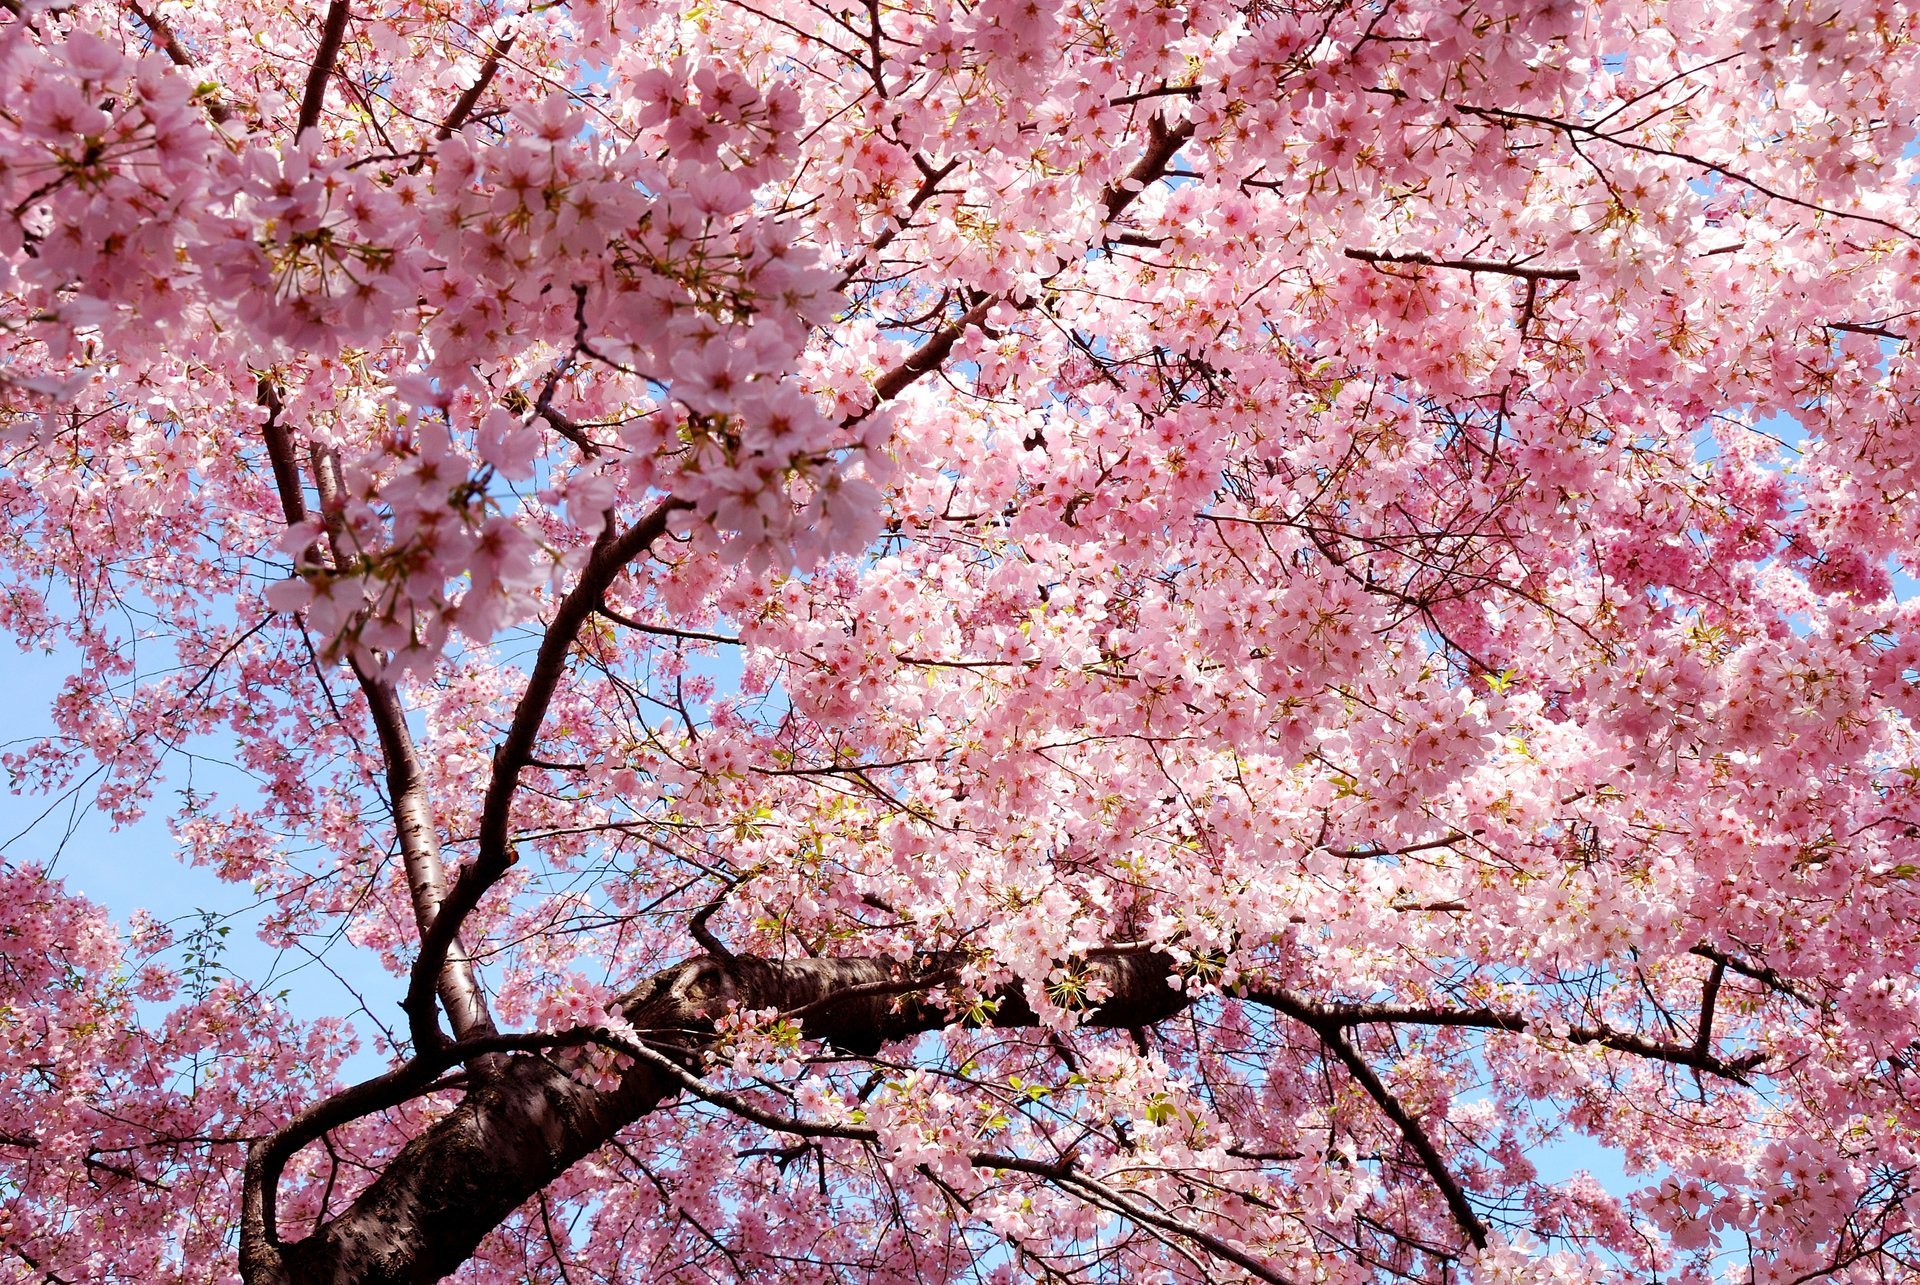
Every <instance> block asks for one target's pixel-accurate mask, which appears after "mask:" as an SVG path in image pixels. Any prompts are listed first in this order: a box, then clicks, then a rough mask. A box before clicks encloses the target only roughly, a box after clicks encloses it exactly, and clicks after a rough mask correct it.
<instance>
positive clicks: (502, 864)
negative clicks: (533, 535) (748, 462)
mask: <svg viewBox="0 0 1920 1285" xmlns="http://www.w3.org/2000/svg"><path fill="white" fill-rule="evenodd" d="M687 507H689V506H688V504H687V502H686V501H685V500H678V499H674V498H672V497H668V498H667V499H664V500H662V501H660V503H659V504H658V505H656V506H655V507H654V509H653V510H652V511H651V512H650V513H648V514H647V515H646V516H645V517H643V518H641V519H640V520H639V521H638V522H635V523H634V524H633V525H632V526H630V527H628V528H627V529H626V530H625V531H623V532H621V533H620V534H619V535H617V536H613V537H612V538H611V539H603V541H602V542H601V544H600V545H599V546H597V547H596V548H595V550H594V553H593V556H592V557H591V558H589V559H588V560H587V566H586V569H585V570H584V571H582V572H581V573H580V579H579V581H578V582H577V583H576V584H575V585H574V586H573V588H572V589H571V590H569V591H568V592H567V594H566V596H565V597H563V598H562V599H561V600H560V604H559V606H558V607H556V608H555V609H554V613H553V620H552V621H551V622H550V623H549V624H548V625H547V629H546V633H545V635H544V636H543V637H542V638H541V640H540V649H539V651H538V652H537V653H536V654H535V656H534V662H533V669H532V671H531V672H530V673H529V674H528V675H527V686H526V690H525V691H524V692H523V693H522V694H521V697H520V702H519V704H518V705H516V706H515V707H514V711H513V719H512V721H511V722H510V723H509V724H508V726H507V735H506V739H505V740H504V741H502V742H501V744H500V746H499V747H498V748H497V749H496V750H495V751H494V756H493V770H492V772H491V774H490V775H489V777H488V780H487V792H486V797H485V799H484V801H483V802H482V804H481V813H480V829H479V835H478V839H479V852H478V853H477V854H476V855H475V857H474V860H473V863H472V864H471V865H470V866H468V867H467V868H466V869H465V870H464V871H463V872H462V873H461V875H460V877H459V878H457V879H456V880H454V882H453V886H452V887H451V888H449V889H448V890H447V893H446V896H445V898H444V900H442V901H441V902H440V904H439V906H438V907H437V911H438V913H437V914H436V915H435V917H434V921H433V923H432V924H431V925H429V926H427V927H426V929H425V931H423V932H422V933H421V938H420V954H419V956H418V957H417V958H416V959H415V960H414V963H413V973H412V976H411V977H410V979H409V981H408V986H407V998H406V1008H407V1012H408V1014H409V1016H411V1017H413V1018H414V1027H415V1037H416V1039H418V1038H419V1036H420V1034H421V1032H422V1024H421V1021H420V1018H421V1016H422V1015H425V1014H430V1013H431V1012H432V1008H433V994H434V987H435V980H436V978H437V977H438V976H439V974H440V972H441V970H442V969H443V968H444V966H445V964H446V960H447V953H448V950H449V949H450V948H451V947H452V946H453V944H454V939H455V937H456V935H457V934H458V933H459V931H460V925H461V924H462V923H464V922H465V920H466V917H467V916H468V915H469V914H471V913H472V911H473V908H474V907H475V906H476V905H478V904H479V903H480V898H481V897H482V896H484V895H485V894H486V891H487V889H489V888H491V887H492V886H493V885H494V883H495V881H497V880H498V879H499V878H500V876H501V875H502V874H504V873H506V870H507V868H508V867H509V866H510V865H512V864H513V843H512V823H511V816H512V810H513V798H514V795H515V793H516V792H518V790H519V788H520V771H521V769H522V768H524V767H526V766H527V764H528V761H529V760H530V759H531V758H532V757H533V753H534V746H535V744H536V742H537V741H538V740H539V737H540V728H541V725H542V724H543V723H545V721H546V717H547V707H548V706H549V705H551V704H552V703H553V695H554V692H555V691H556V690H558V688H559V685H560V679H561V676H562V675H563V674H565V673H566V670H567V659H568V657H569V656H570V655H571V654H572V651H573V646H574V643H575V641H576V640H577V639H578V638H579V636H580V629H581V626H582V625H584V624H585V623H586V621H587V617H588V616H590V615H592V614H593V612H594V611H595V610H596V609H597V608H598V607H599V606H600V605H601V604H602V603H604V602H605V601H606V594H607V590H608V589H609V588H611V587H612V586H613V582H614V580H615V579H617V578H618V577H619V575H620V573H621V572H622V571H623V570H625V568H626V566H627V564H628V563H630V562H632V561H633V560H634V559H635V558H637V557H639V556H640V555H641V554H643V553H645V552H646V551H647V550H648V549H650V548H652V547H653V543H654V541H656V540H658V539H659V538H660V537H661V536H663V535H665V534H666V532H667V520H668V519H669V518H670V517H672V516H673V514H674V513H676V512H678V511H679V510H681V509H684V508H687Z"/></svg>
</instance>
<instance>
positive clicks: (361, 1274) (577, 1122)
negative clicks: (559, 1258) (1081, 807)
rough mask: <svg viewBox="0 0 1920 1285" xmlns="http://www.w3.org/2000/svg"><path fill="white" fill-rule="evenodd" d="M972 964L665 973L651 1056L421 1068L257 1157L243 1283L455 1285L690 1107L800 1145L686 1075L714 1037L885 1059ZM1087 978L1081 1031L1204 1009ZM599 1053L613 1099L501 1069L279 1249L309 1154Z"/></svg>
mask: <svg viewBox="0 0 1920 1285" xmlns="http://www.w3.org/2000/svg"><path fill="white" fill-rule="evenodd" d="M962 962H963V961H962V960H960V959H958V958H957V957H951V956H945V955H929V956H927V957H924V958H922V959H919V960H915V961H913V962H912V963H910V964H904V965H903V964H901V963H899V962H898V961H895V960H892V959H888V958H848V959H831V958H827V959H798V960H770V959H762V958H758V957H754V956H738V957H735V958H732V959H720V958H716V957H714V956H710V955H709V956H702V957H700V958H697V959H693V960H689V961H688V962H686V963H684V964H680V965H677V966H675V967H673V968H670V969H667V970H666V971H665V972H662V973H659V974H656V975H655V976H653V977H651V978H649V979H648V980H647V981H646V982H644V983H642V984H641V985H640V986H638V987H636V988H635V989H633V990H632V991H630V992H628V993H627V994H626V995H624V996H622V997H621V998H620V999H619V1000H618V1001H617V1002H616V1004H615V1005H614V1008H615V1010H616V1011H617V1012H618V1013H619V1015H620V1017H621V1018H623V1019H624V1020H625V1021H626V1022H627V1023H628V1024H629V1025H630V1026H631V1027H632V1028H633V1029H634V1030H635V1031H637V1032H638V1033H639V1034H640V1036H641V1037H642V1038H643V1039H644V1040H645V1041H646V1053H645V1054H644V1055H639V1054H635V1053H634V1052H633V1049H632V1046H631V1045H630V1044H622V1039H623V1037H621V1036H616V1035H614V1034H612V1033H611V1032H607V1031H600V1030H595V1029H590V1028H579V1029H576V1030H573V1031H568V1032H561V1033H558V1034H553V1035H537V1034H536V1035H522V1036H511V1035H509V1036H492V1037H487V1038H483V1039H478V1040H468V1041H462V1042H461V1043H459V1044H455V1045H451V1046H446V1047H443V1048H440V1049H437V1050H433V1051H431V1052H428V1053H425V1054H423V1055H421V1056H418V1057H416V1058H415V1059H414V1060H413V1061H412V1062H410V1063H408V1064H407V1065H406V1066H404V1067H401V1068H398V1069H396V1070H395V1071H392V1072H389V1073H388V1074H386V1075H384V1076H381V1077H379V1078H377V1079H375V1080H371V1081H368V1082H367V1083H366V1084H363V1085H359V1086H357V1087H355V1088H353V1089H349V1090H347V1091H345V1092H344V1093H341V1094H337V1095H335V1096H334V1097H332V1098H329V1099H327V1100H326V1101H324V1102H321V1103H318V1104H316V1105H315V1106H312V1107H309V1108H308V1109H307V1110H306V1111H304V1112H302V1113H301V1114H300V1115H299V1116H298V1117H296V1118H295V1120H294V1121H293V1122H292V1123H291V1124H289V1125H288V1126H287V1128H286V1129H283V1130H281V1131H280V1132H279V1133H278V1134H276V1135H274V1137H273V1138H271V1139H269V1140H268V1141H267V1142H264V1143H262V1144H260V1145H258V1146H256V1147H255V1148H254V1149H253V1151H252V1152H251V1153H250V1154H249V1157H248V1163H247V1175H246V1192H245V1202H244V1209H243V1223H242V1271H243V1274H244V1275H245V1277H246V1279H247V1281H248V1282H249V1285H318V1283H319V1282H328V1283H329V1285H332V1283H334V1282H339V1281H352V1282H354V1285H403V1283H404V1285H417V1282H422V1281H433V1280H438V1279H440V1278H441V1277H442V1276H445V1275H447V1274H448V1273H450V1272H452V1271H454V1270H455V1269H456V1268H457V1267H459V1265H460V1264H461V1263H462V1262H464V1261H465V1260H466V1259H467V1258H468V1257H469V1256H470V1255H471V1254H472V1252H473V1250H474V1248H475V1247H476V1246H477V1245H478V1244H479V1242H480V1240H481V1238H482V1237H483V1236H485V1235H486V1233H487V1232H488V1231H490V1230H492V1228H493V1227H495V1226H496V1225H498V1224H499V1222H500V1221H501V1220H502V1219H504V1218H505V1217H506V1216H507V1215H508V1214H510V1213H511V1212H512V1211H513V1210H514V1209H515V1208H517V1207H519V1206H520V1205H521V1204H522V1203H523V1202H525V1201H526V1200H528V1199H530V1198H531V1197H532V1196H533V1195H534V1194H535V1193H537V1192H538V1191H540V1189H541V1188H543V1187H545V1186H546V1185H547V1184H548V1183H549V1182H551V1181H553V1179H554V1178H556V1177H558V1176H559V1175H560V1174H561V1173H562V1172H564V1171H565V1170H566V1169H567V1167H568V1166H569V1165H571V1164H573V1163H574V1161H576V1160H578V1159H580V1158H582V1157H583V1156H586V1155H588V1154H590V1153H591V1152H593V1151H594V1150H596V1149H597V1148H599V1147H600V1146H602V1145H604V1144H605V1143H607V1142H608V1141H609V1140H611V1139H612V1138H613V1136H614V1134H615V1133H616V1132H617V1131H618V1130H619V1129H621V1128H623V1127H625V1126H626V1125H628V1124H631V1123H632V1122H633V1121H635V1120H638V1119H639V1118H641V1117H642V1116H644V1115H646V1114H647V1113H649V1112H651V1111H653V1110H654V1109H656V1108H657V1107H659V1106H660V1105H662V1104H663V1103H665V1102H667V1101H669V1100H670V1099H672V1098H674V1097H676V1096H678V1095H679V1094H680V1093H682V1092H687V1091H692V1092H695V1093H696V1095H697V1096H700V1097H702V1098H705V1099H706V1100H708V1101H710V1102H714V1103H715V1104H716V1105H721V1106H724V1107H725V1108H726V1109H728V1110H736V1111H738V1113H739V1114H742V1115H743V1116H745V1118H747V1119H751V1120H756V1121H758V1122H759V1123H761V1124H763V1125H765V1126H766V1127H768V1128H773V1129H776V1130H779V1131H787V1132H793V1131H795V1128H794V1126H796V1125H800V1124H802V1123H804V1122H798V1121H791V1120H788V1119H786V1118H785V1117H779V1116H774V1115H773V1114H772V1113H770V1112H764V1111H762V1110H761V1109H760V1108H758V1107H756V1106H753V1105H752V1104H751V1103H748V1102H746V1100H745V1099H739V1101H738V1102H736V1101H735V1100H734V1099H735V1098H737V1095H730V1094H725V1093H724V1091H722V1090H718V1089H714V1088H712V1087H711V1086H708V1085H705V1084H704V1083H701V1082H699V1081H698V1080H697V1078H696V1077H694V1076H692V1074H691V1072H688V1071H686V1070H685V1069H684V1067H683V1066H682V1065H681V1061H682V1059H694V1058H697V1057H698V1056H699V1055H700V1054H701V1053H702V1052H704V1050H706V1049H707V1048H708V1047H709V1046H710V1044H711V1042H712V1040H713V1038H714V1023H715V1020H716V1019H717V1018H718V1017H720V1016H721V1015H722V1014H723V1013H725V1012H726V1011H727V1010H728V1008H729V1007H730V1006H737V1007H738V1008H741V1009H762V1008H773V1009H778V1010H780V1011H782V1012H785V1013H800V1012H804V1013H806V1014H807V1019H806V1032H807V1034H808V1035H809V1036H810V1037H813V1038H817V1039H823V1040H827V1041H830V1042H831V1043H833V1044H835V1045H838V1046H839V1047H842V1048H848V1049H854V1050H859V1049H870V1050H877V1049H878V1048H879V1047H880V1045H881V1044H883V1043H885V1042H887V1041H890V1040H900V1039H909V1038H911V1037H913V1036H915V1035H919V1034H921V1033H924V1032H927V1031H935V1030H940V1029H942V1028H943V1027H946V1026H948V1025H951V1024H953V1023H954V1022H956V1021H958V1020H961V1019H959V1018H957V1017H956V1016H955V1014H953V1013H952V1012H951V1011H950V1010H949V1009H948V1008H947V1007H945V1006H944V1005H942V1004H940V1003H939V1002H937V1001H936V1000H935V999H934V998H933V997H932V996H931V994H930V993H929V988H930V987H931V986H933V985H935V984H937V979H942V978H946V977H948V976H950V975H951V973H952V971H953V970H954V969H956V968H957V967H959V966H960V964H961V963H962ZM1080 967H1081V968H1082V969H1083V971H1085V972H1086V973H1087V974H1088V975H1089V978H1090V980H1093V981H1097V982H1098V983H1099V984H1100V985H1101V987H1102V989H1103V991H1104V993H1105V994H1106V996H1107V998H1106V999H1105V1000H1103V1001H1102V1002H1101V1003H1099V1004H1097V1005H1095V1006H1093V1007H1091V1008H1090V1009H1088V1010H1086V1011H1085V1012H1083V1013H1082V1014H1081V1021H1082V1023H1083V1024H1085V1025H1089V1026H1096V1027H1107V1028H1121V1029H1125V1028H1131V1027H1136V1026H1146V1025H1151V1024H1153V1023H1155V1022H1159V1021H1162V1020H1164V1019H1166V1018H1167V1017H1170V1016H1172V1015H1173V1014H1174V1013H1177V1012H1179V1011H1180V1010H1181V1009H1183V1008H1184V1007H1185V1006H1186V1005H1187V1004H1188V1002H1189V997H1188V995H1187V994H1186V992H1184V991H1176V990H1174V989H1173V988H1172V987H1170V986H1169V985H1168V984H1167V983H1168V979H1169V978H1170V977H1171V976H1172V968H1173V962H1172V961H1171V960H1170V959H1169V958H1168V957H1167V956H1165V955H1161V954H1157V953H1154V952H1151V951H1145V950H1134V951H1132V952H1129V953H1125V954H1097V955H1092V956H1089V957H1088V958H1087V959H1086V960H1084V961H1083V962H1082V964H1081V965H1080ZM903 982H906V983H917V985H916V986H915V988H914V989H912V990H908V991H905V992H902V993H897V994H889V993H883V992H887V991H891V990H892V988H893V986H894V985H895V984H897V983H903ZM988 999H989V1001H990V1002H989V1003H988V1004H986V1005H983V1006H981V1011H983V1012H984V1011H985V1010H988V1009H990V1010H991V1014H990V1016H988V1017H987V1019H986V1020H988V1021H990V1022H991V1023H992V1024H993V1025H995V1026H1006V1027H1015V1026H1032V1025H1035V1024H1036V1023H1037V1022H1038V1018H1037V1016H1036V1014H1035V1013H1034V1012H1033V1009H1032V1007H1031V1005H1029V1004H1028V1002H1027V1000H1026V997H1025V994H1024V993H1023V992H1022V991H1021V990H1020V988H1019V987H1018V986H1010V987H1007V988H1004V989H1002V990H1001V991H999V992H997V993H996V994H994V995H993V996H990V997H988ZM823 1001H827V1002H823ZM589 1042H591V1043H600V1044H610V1045H621V1046H622V1047H623V1049H624V1051H627V1052H628V1053H629V1054H630V1056H632V1057H633V1062H632V1065H631V1066H629V1067H627V1068H626V1069H625V1070H624V1071H623V1073H622V1074H621V1077H620V1078H619V1080H618V1081H617V1082H616V1083H615V1084H614V1085H612V1086H611V1087H598V1086H597V1085H596V1084H594V1083H593V1082H591V1077H585V1076H580V1077H576V1076H575V1075H574V1074H572V1073H571V1072H570V1069H569V1067H568V1066H567V1065H566V1064H565V1063H564V1060H563V1059H562V1058H560V1057H558V1056H544V1057H543V1056H530V1055H524V1054H523V1055H521V1056H512V1057H506V1058H504V1059H503V1061H502V1063H501V1065H500V1066H498V1067H497V1069H495V1070H493V1071H491V1072H490V1073H489V1074H487V1075H486V1076H484V1077H478V1078H477V1079H476V1080H474V1081H473V1082H472V1087H471V1088H470V1089H469V1091H468V1093H467V1095H466V1097H465V1098H464V1099H463V1100H462V1101H461V1102H460V1104H459V1105H458V1106H456V1107H455V1108H454V1109H453V1110H452V1111H450V1112H449V1113H447V1114H446V1115H445V1116H443V1117H441V1118H440V1119H439V1120H437V1121H436V1122H435V1123H433V1124H432V1125H430V1126H429V1127H428V1128H427V1129H426V1130H425V1131H424V1132H422V1133H421V1134H420V1135H419V1136H418V1137H416V1138H415V1139H414V1140H413V1141H411V1142H409V1143H408V1144H407V1145H406V1146H405V1147H404V1148H402V1149H401V1151H400V1153H399V1154H398V1155H396V1156H395V1157H394V1158H393V1159H392V1160H391V1161H390V1162H389V1163H388V1165H387V1167H386V1169H385V1171H384V1172H382V1173H381V1175H380V1176H379V1177H378V1178H376V1179H375V1180H374V1182H373V1183H372V1184H371V1185H370V1186H369V1187H368V1188H367V1189H366V1190H365V1191H363V1192H362V1193H361V1194H360V1195H359V1196H358V1197H357V1198H356V1199H355V1200H354V1202H353V1203H352V1204H351V1205H350V1206H348V1208H347V1209H346V1210H344V1211H343V1212H342V1213H341V1214H339V1215H338V1216H337V1217H335V1218H333V1219H331V1220H329V1221H328V1222H326V1223H324V1224H323V1225H322V1226H320V1227H319V1228H318V1229H317V1230H316V1231H315V1232H314V1233H313V1235H311V1236H309V1237H308V1238H307V1239H305V1240H303V1241H300V1242H298V1243H295V1244H290V1245H286V1244H282V1243H281V1242H280V1241H279V1239H278V1234H277V1232H276V1231H275V1229H274V1218H273V1211H272V1204H273V1192H274V1191H275V1190H276V1189H277V1186H278V1182H279V1174H280V1173H281V1172H282V1171H283V1170H284V1169H285V1166H286V1163H287V1161H288V1160H290V1159H291V1158H292V1156H293V1155H294V1154H295V1153H296V1152H297V1151H298V1150H299V1149H300V1148H301V1147H302V1146H305V1145H307V1143H309V1142H312V1141H314V1140H316V1139H317V1138H319V1137H320V1135H321V1134H323V1133H325V1132H326V1131H327V1130H329V1129H333V1128H338V1127H339V1126H340V1125H342V1124H345V1123H348V1122H349V1121H351V1120H354V1119H357V1118H360V1117H361V1116H364V1115H367V1114H369V1113H371V1112H374V1111H379V1110H384V1109H386V1108H388V1107H390V1106H393V1105H397V1104H398V1103H400V1102H404V1101H407V1100H409V1099H411V1098H413V1097H416V1096H418V1095H419V1094H421V1093H422V1092H425V1091H426V1090H427V1089H428V1087H429V1086H430V1085H432V1084H433V1083H434V1082H435V1080H434V1077H435V1076H437V1075H438V1074H439V1073H440V1072H441V1071H443V1070H445V1069H446V1068H447V1067H449V1066H452V1065H454V1064H456V1063H459V1062H463V1061H468V1060H471V1059H474V1058H477V1057H481V1056H499V1055H501V1053H502V1052H503V1051H505V1050H514V1049H520V1050H524V1049H542V1050H548V1051H552V1050H556V1049H560V1048H565V1047H578V1046H580V1045H581V1044H585V1043H589ZM696 1084H697V1085H698V1086H699V1087H698V1088H697V1089H696V1088H695V1087H694V1086H695V1085H696ZM741 1107H745V1108H746V1109H744V1110H742V1109H740V1108H741ZM762 1117H765V1118H762ZM827 1127H828V1128H832V1129H836V1130H837V1129H840V1128H841V1126H827ZM1148 1212H1151V1211H1148ZM1236 1261H1237V1260H1236Z"/></svg>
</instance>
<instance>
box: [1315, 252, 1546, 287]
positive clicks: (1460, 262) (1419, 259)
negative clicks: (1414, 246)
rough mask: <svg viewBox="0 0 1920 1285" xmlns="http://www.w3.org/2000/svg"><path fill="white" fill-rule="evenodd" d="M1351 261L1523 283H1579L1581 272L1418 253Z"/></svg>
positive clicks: (1367, 255)
mask: <svg viewBox="0 0 1920 1285" xmlns="http://www.w3.org/2000/svg"><path fill="white" fill-rule="evenodd" d="M1345 253H1346V256H1347V257H1348V258H1349V259H1358V260H1359V261H1360V262H1362V263H1376V264H1377V263H1413V264H1419V265H1420V266H1422V267H1428V268H1453V269H1456V270H1457V271H1460V272H1495V273H1499V274H1500V275H1502V276H1508V277H1519V278H1520V279H1521V280H1523V281H1578V280H1579V279H1580V270H1579V269H1578V268H1533V267H1528V266H1527V265H1526V264H1524V263H1503V262H1500V261H1499V260H1496V259H1440V258H1435V257H1434V256H1433V255H1431V254H1422V253H1420V252H1419V251H1417V250H1356V249H1351V248H1349V249H1348V250H1347V251H1345Z"/></svg>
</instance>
